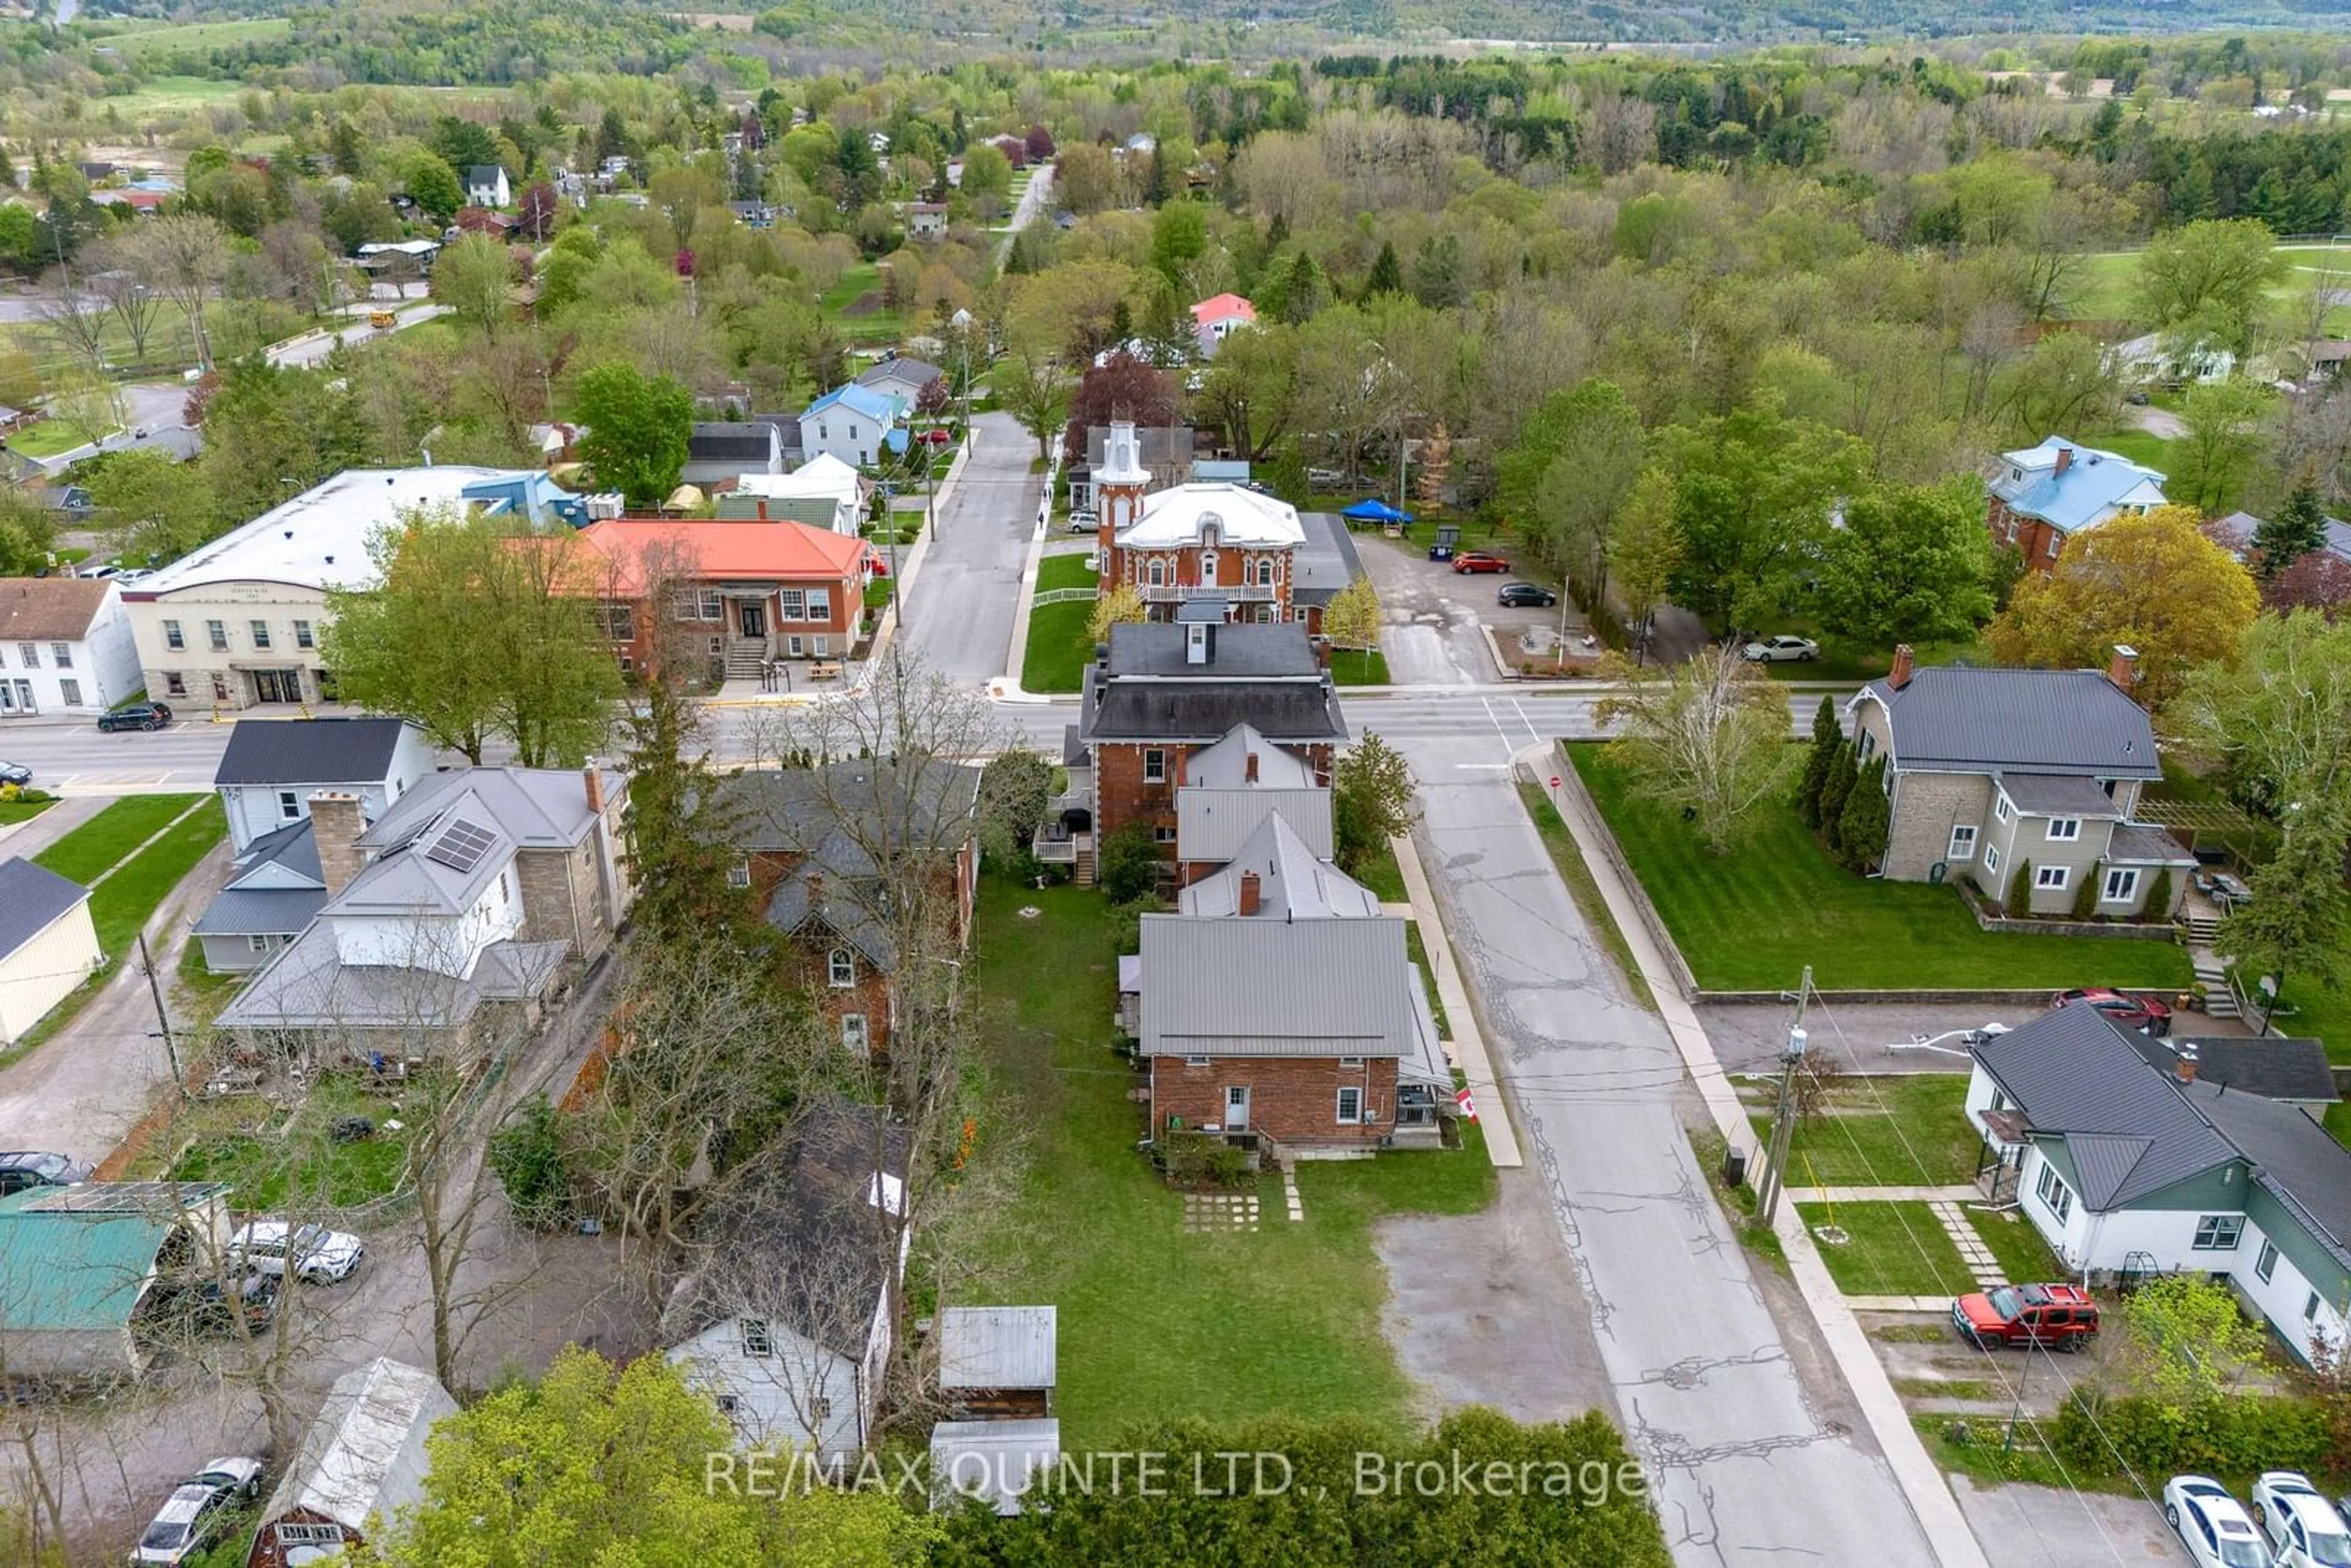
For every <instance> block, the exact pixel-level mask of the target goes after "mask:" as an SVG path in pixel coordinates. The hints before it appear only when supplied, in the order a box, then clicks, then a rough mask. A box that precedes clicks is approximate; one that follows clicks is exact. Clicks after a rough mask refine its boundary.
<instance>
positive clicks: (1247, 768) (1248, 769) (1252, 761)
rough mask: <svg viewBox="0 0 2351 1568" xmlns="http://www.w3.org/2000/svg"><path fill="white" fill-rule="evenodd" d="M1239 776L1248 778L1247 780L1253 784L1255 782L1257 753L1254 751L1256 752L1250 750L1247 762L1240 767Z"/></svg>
mask: <svg viewBox="0 0 2351 1568" xmlns="http://www.w3.org/2000/svg"><path fill="white" fill-rule="evenodd" d="M1241 777H1242V778H1243V779H1248V780H1249V782H1250V783H1252V784H1254V783H1256V782H1257V753H1256V752H1254V751H1252V752H1250V753H1249V761H1248V762H1247V763H1245V764H1244V765H1243V767H1242V771H1241Z"/></svg>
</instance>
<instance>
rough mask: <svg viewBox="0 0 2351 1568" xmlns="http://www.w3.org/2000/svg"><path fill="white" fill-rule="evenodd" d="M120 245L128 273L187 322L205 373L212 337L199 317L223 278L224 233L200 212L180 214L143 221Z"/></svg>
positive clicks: (209, 364)
mask: <svg viewBox="0 0 2351 1568" xmlns="http://www.w3.org/2000/svg"><path fill="white" fill-rule="evenodd" d="M122 244H123V259H124V261H125V262H126V264H127V265H128V266H129V267H130V269H131V271H132V272H133V273H134V274H135V275H137V277H139V278H140V279H141V281H143V282H144V283H145V284H146V285H147V287H149V288H151V289H152V290H154V291H155V292H156V293H158V294H161V295H162V297H163V298H166V299H168V300H170V301H171V302H172V304H173V305H175V306H177V307H178V308H179V310H180V313H181V314H182V315H183V316H185V317H186V318H187V319H188V331H189V334H190V336H191V337H193V339H194V340H195V349H196V363H197V365H198V366H199V367H200V368H202V369H204V370H210V369H211V368H212V363H213V350H212V337H211V334H210V333H209V332H208V331H207V330H206V329H205V325H204V312H205V311H206V310H207V309H208V308H210V307H211V305H212V302H213V300H214V298H216V297H217V296H218V295H219V293H220V291H221V285H222V284H223V282H225V280H226V278H227V277H228V267H229V244H228V233H227V231H226V230H225V229H223V228H222V227H221V226H220V225H219V224H217V223H215V222H214V221H213V220H212V219H211V218H209V217H206V216H204V214H200V213H180V214H173V215H172V216H170V217H162V218H156V219H153V220H152V221H149V222H142V223H141V225H139V226H138V227H137V228H135V229H133V230H131V232H130V233H129V234H127V235H123V236H122Z"/></svg>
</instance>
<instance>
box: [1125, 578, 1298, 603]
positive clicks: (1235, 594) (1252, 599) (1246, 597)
mask: <svg viewBox="0 0 2351 1568" xmlns="http://www.w3.org/2000/svg"><path fill="white" fill-rule="evenodd" d="M1279 598H1280V591H1278V590H1276V589H1271V588H1259V587H1258V586H1257V585H1256V584H1254V583H1227V584H1219V585H1217V586H1216V587H1213V588H1204V587H1202V586H1201V585H1200V584H1198V583H1194V582H1175V583H1163V584H1159V585H1157V586H1153V585H1151V584H1148V583H1146V584H1144V589H1143V601H1144V603H1145V604H1181V603H1183V602H1184V601H1186V600H1187V599H1218V600H1222V601H1225V602H1226V603H1228V604H1271V603H1272V602H1274V601H1276V600H1277V599H1279Z"/></svg>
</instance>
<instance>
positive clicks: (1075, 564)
mask: <svg viewBox="0 0 2351 1568" xmlns="http://www.w3.org/2000/svg"><path fill="white" fill-rule="evenodd" d="M1101 580H1102V576H1101V574H1100V573H1099V572H1097V571H1095V570H1094V569H1093V568H1092V567H1090V566H1088V565H1087V564H1086V558H1085V555H1084V554H1083V552H1073V553H1071V554H1068V555H1048V556H1040V557H1038V558H1037V591H1038V592H1040V593H1046V592H1050V591H1052V590H1054V589H1057V588H1092V587H1093V586H1094V585H1095V584H1096V583H1097V582H1100V581H1101Z"/></svg>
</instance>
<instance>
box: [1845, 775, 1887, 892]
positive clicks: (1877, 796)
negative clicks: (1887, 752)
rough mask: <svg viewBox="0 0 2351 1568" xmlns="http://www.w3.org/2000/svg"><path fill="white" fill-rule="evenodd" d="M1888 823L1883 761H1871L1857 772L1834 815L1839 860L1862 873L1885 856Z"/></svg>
mask: <svg viewBox="0 0 2351 1568" xmlns="http://www.w3.org/2000/svg"><path fill="white" fill-rule="evenodd" d="M1890 826H1891V820H1890V817H1889V815H1888V803H1887V801H1886V758H1883V757H1874V758H1870V762H1869V766H1868V767H1867V768H1861V769H1860V770H1858V771H1857V772H1856V773H1855V778H1854V783H1853V789H1851V791H1849V792H1848V793H1847V794H1846V796H1845V798H1844V807H1843V810H1839V811H1838V813H1837V850H1838V853H1839V858H1840V859H1842V860H1843V861H1844V863H1845V864H1846V865H1847V866H1848V867H1850V868H1851V869H1852V870H1855V871H1857V872H1866V871H1868V870H1869V868H1870V867H1872V866H1874V865H1876V863H1877V862H1878V861H1879V860H1880V859H1881V858H1882V857H1883V856H1884V855H1885V853H1886V830H1887V829H1888V827H1890Z"/></svg>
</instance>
